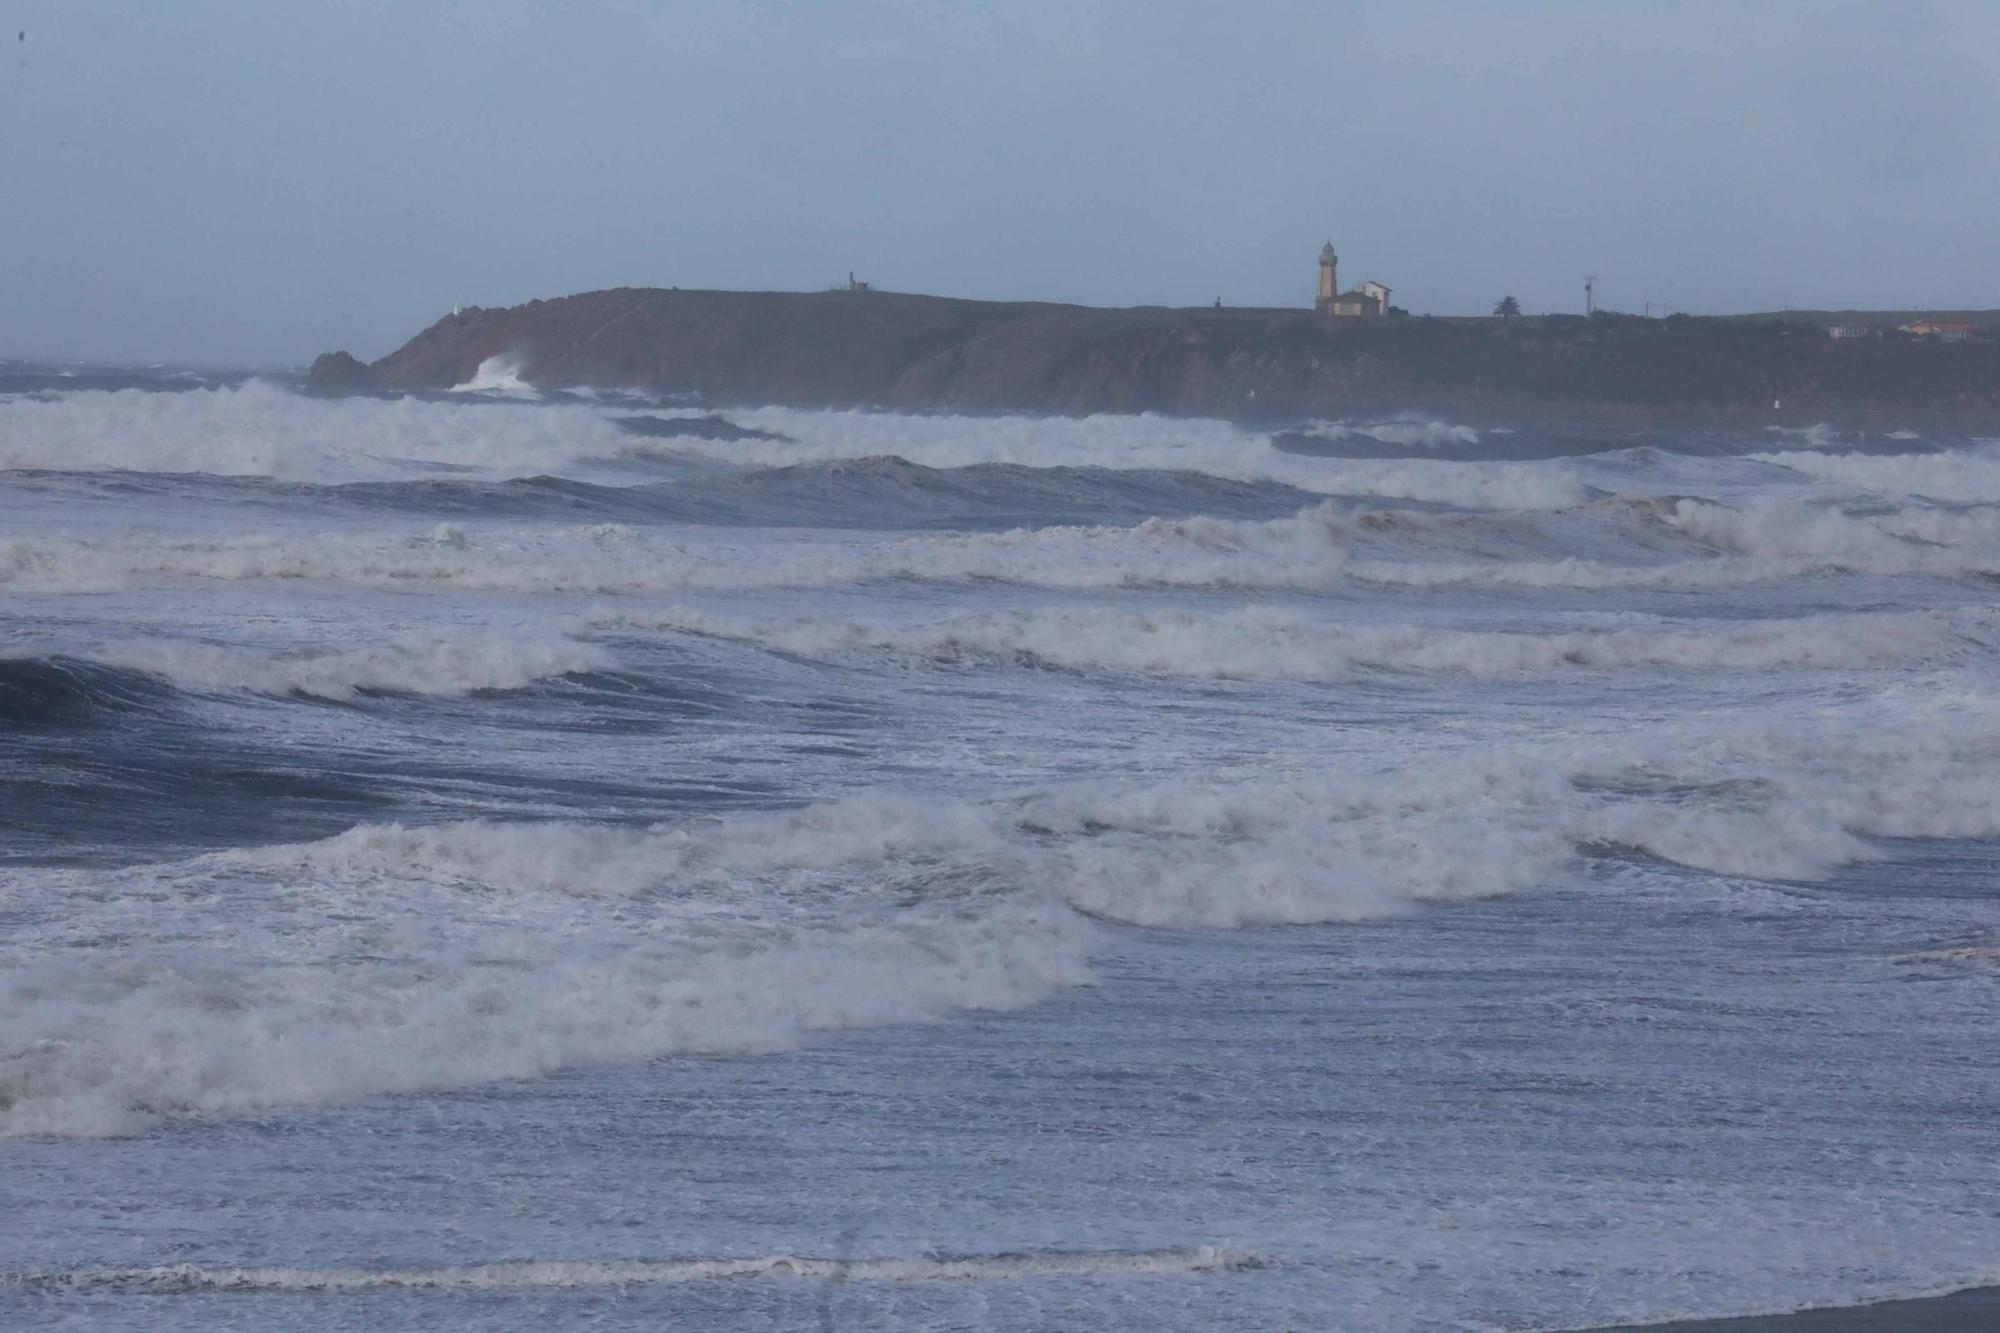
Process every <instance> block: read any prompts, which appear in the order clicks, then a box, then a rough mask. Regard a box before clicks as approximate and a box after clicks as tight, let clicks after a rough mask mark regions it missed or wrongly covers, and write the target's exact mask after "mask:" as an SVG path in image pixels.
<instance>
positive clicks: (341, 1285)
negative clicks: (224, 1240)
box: [0, 1245, 1266, 1292]
mask: <svg viewBox="0 0 2000 1333" xmlns="http://www.w3.org/2000/svg"><path fill="white" fill-rule="evenodd" d="M1265 1263H1266V1261H1264V1260H1262V1259H1259V1258H1258V1257H1257V1256H1255V1255H1253V1254H1247V1253H1243V1252H1240V1251H1235V1250H1228V1249H1224V1248H1222V1247H1220V1246H1213V1245H1204V1246H1195V1247H1189V1248H1184V1249H1161V1250H1085V1251H1059V1250H1058V1251H1046V1250H1045V1251H1033V1252H1026V1253H1020V1254H989V1255H968V1256H964V1257H960V1258H936V1257H932V1256H928V1255H922V1256H912V1257H894V1256H891V1257H873V1258H864V1259H824V1258H811V1257H806V1256H801V1255H792V1254H773V1255H756V1256H750V1257H746V1258H715V1259H625V1260H574V1259H572V1260H561V1259H557V1260H533V1259H517V1260H506V1261H502V1262H498V1263H487V1264H463V1265H457V1266H454V1267H450V1268H414V1269H396V1268H238V1267H227V1266H215V1265H200V1264H168V1265H163V1266H160V1267H156V1268H112V1269H65V1270H58V1271H54V1272H46V1273H25V1274H19V1275H13V1276H11V1278H9V1277H0V1282H5V1281H9V1280H11V1281H13V1282H16V1283H20V1284H24V1285H32V1286H45V1287H60V1288H65V1289H78V1288H86V1289H87V1288H98V1287H124V1288H138V1289H141V1290H146V1291H161V1292H186V1291H368V1290H379V1289H383V1288H404V1289H408V1288H417V1289H431V1290H447V1291H456V1290H468V1289H470V1290H496V1289H499V1290H504V1289H507V1288H518V1287H615V1286H632V1285H638V1284H641V1283H668V1282H712V1281H718V1280H735V1281H742V1280H748V1279H769V1280H778V1281H786V1280H802V1281H821V1282H1006V1281H1026V1280H1033V1279H1036V1278H1051V1277H1163V1276H1173V1275H1182V1274H1189V1273H1218V1272H1234V1271H1241V1270H1246V1269H1255V1268H1262V1267H1264V1266H1265Z"/></svg>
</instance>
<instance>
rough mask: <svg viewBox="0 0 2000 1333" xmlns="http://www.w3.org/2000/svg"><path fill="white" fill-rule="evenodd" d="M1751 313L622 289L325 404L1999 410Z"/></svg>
mask: <svg viewBox="0 0 2000 1333" xmlns="http://www.w3.org/2000/svg"><path fill="white" fill-rule="evenodd" d="M1819 334H1820V330H1819V329H1817V328H1816V327H1810V326H1803V325H1801V326H1796V327H1794V326H1787V325H1783V324H1780V323H1776V322H1763V323H1758V322H1752V321H1742V320H1703V319H1685V318H1676V319H1673V320H1666V321H1660V320H1638V319H1630V318H1622V317H1611V318H1608V319H1607V318H1602V317H1600V318H1599V319H1597V320H1588V321H1587V320H1584V319H1582V318H1580V317H1563V316H1549V317H1545V318H1537V319H1523V318H1517V319H1515V320H1514V321H1513V322H1512V324H1511V325H1502V324H1501V323H1500V322H1499V321H1497V320H1469V319H1468V320H1457V319H1437V320H1432V319H1427V318H1425V319H1409V318H1388V319H1376V320H1366V321H1361V320H1350V321H1344V322H1341V323H1337V324H1334V325H1331V326H1329V325H1328V324H1326V323H1325V322H1323V321H1322V320H1320V319H1318V318H1317V317H1315V316H1314V315H1313V314H1312V312H1310V311H1307V310H1297V311H1292V310H1230V309H1222V310H1207V309H1192V310H1175V309H1165V308H1155V307H1145V308H1139V309H1129V310H1105V309H1095V308H1089V307H1083V306H1063V305H1046V304H1024V303H1001V302H985V301H958V300H949V299H945V298H941V297H931V296H909V295H902V294H897V293H891V292H844V291H841V292H809V293H788V292H701V291H687V292H683V291H661V290H657V289H644V288H621V289H618V290H615V291H603V292H587V293H584V294H582V295H579V296H568V297H562V298H560V299H556V300H549V301H531V302H529V303H528V304H526V305H522V306H516V307H514V308H512V309H507V310H485V309H479V308H473V309H469V310H466V311H464V312H462V313H459V314H455V315H451V316H447V317H446V318H444V319H442V320H439V321H438V322H437V323H436V324H434V325H432V326H431V327H430V328H429V329H426V330H425V331H424V332H422V333H420V334H418V335H417V336H416V337H415V338H413V339H411V340H410V341H409V342H408V343H406V344H404V345H403V346H402V347H401V348H399V349H397V350H396V351H395V352H393V353H391V354H390V355H388V356H386V357H384V358H383V359H382V360H380V361H377V362H375V363H374V364H372V365H363V364H362V363H361V362H359V361H356V360H355V359H354V358H353V357H351V356H348V355H347V354H346V353H344V352H333V353H328V354H326V355H325V356H322V357H320V358H319V360H317V361H315V362H314V363H313V367H312V370H311V371H310V372H309V373H308V384H309V385H310V386H312V387H314V388H319V389H324V390H329V391H345V390H410V389H440V388H449V387H451V386H452V385H455V384H462V383H466V382H468V381H470V380H472V379H473V378H474V376H475V375H476V374H477V372H478V369H479V366H480V364H481V363H482V362H484V361H486V360H488V359H489V358H493V357H500V358H503V359H504V360H505V361H507V362H508V363H510V364H511V365H512V366H513V367H514V369H515V371H516V373H517V374H518V375H519V376H520V377H521V378H522V379H523V380H525V381H527V382H528V383H531V384H534V385H536V386H537V387H540V388H573V387H582V386H596V387H604V388H613V387H616V388H641V389H650V390H656V391H663V392H675V393H689V394H694V395H697V396H699V397H700V398H701V399H702V400H703V401H706V402H709V403H715V404H731V403H778V404H787V405H793V406H801V407H888V408H904V409H915V410H923V409H933V410H935V409H945V410H959V411H1029V412H1053V413H1086V412H1140V411H1152V412H1167V413H1177V414H1186V415H1204V416H1222V417H1233V418H1245V417H1262V418H1278V417H1285V416H1306V415H1342V414H1348V413H1359V412H1382V411H1418V410H1427V411H1439V412H1443V411H1460V412H1475V413H1476V412H1481V411H1484V412H1485V413H1486V414H1487V415H1506V414H1508V413H1509V412H1510V410H1515V409H1520V408H1523V407H1528V406H1533V405H1540V406H1542V407H1548V406H1561V407H1566V408H1568V409H1570V410H1571V411H1572V412H1573V413H1575V414H1578V415H1597V416H1605V415H1612V416H1615V415H1617V414H1618V413H1619V412H1621V411H1633V410H1645V411H1648V412H1653V411H1661V410H1666V409H1677V410H1681V411H1683V412H1691V413H1695V414H1699V413H1701V412H1704V411H1706V412H1709V413H1717V414H1729V413H1744V412H1760V411H1768V410H1769V407H1770V404H1771V402H1772V401H1773V400H1783V401H1784V402H1785V405H1786V408H1787V409H1789V410H1790V411H1792V412H1808V413H1810V412H1817V413H1821V414H1832V415H1838V414H1840V413H1843V412H1845V413H1868V412H1873V411H1923V412H1934V413H1935V412H1946V413H1962V414H1969V415H1977V416H1984V417H2000V342H1996V341H1993V340H1992V339H1991V338H1988V337H1979V338H1975V339H1974V340H1972V341H1969V342H1965V343H1958V344H1951V345H1939V344H1936V343H1930V342H1916V341H1907V340H1895V339H1853V340H1839V341H1835V340H1830V339H1827V338H1825V337H1824V336H1818V335H1819Z"/></svg>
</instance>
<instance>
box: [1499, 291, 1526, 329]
mask: <svg viewBox="0 0 2000 1333" xmlns="http://www.w3.org/2000/svg"><path fill="white" fill-rule="evenodd" d="M1493 313H1494V314H1496V315H1498V316H1500V322H1501V323H1502V324H1505V323H1507V322H1508V321H1510V320H1512V319H1513V318H1514V316H1516V315H1518V314H1520V313H1521V303H1520V302H1519V301H1516V300H1515V299H1514V298H1513V297H1511V296H1506V297H1502V298H1501V299H1500V304H1498V305H1496V306H1494V307H1493Z"/></svg>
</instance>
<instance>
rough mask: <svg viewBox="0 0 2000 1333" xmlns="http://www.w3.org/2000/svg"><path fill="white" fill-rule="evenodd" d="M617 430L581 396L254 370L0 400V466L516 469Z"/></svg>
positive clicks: (317, 475)
mask: <svg viewBox="0 0 2000 1333" xmlns="http://www.w3.org/2000/svg"><path fill="white" fill-rule="evenodd" d="M623 438H624V437H623V435H622V434H621V433H620V431H619V430H618V428H617V426H616V425H614V424H613V423H612V422H610V421H609V420H607V419H606V418H605V417H603V416H602V415H600V414H599V413H598V412H596V411H595V410H593V409H591V408H588V407H562V406H537V407H527V406H519V407H516V406H479V405H474V404H465V403H448V402H426V401H423V400H421V399H417V398H402V399H397V400H394V401H384V400H381V399H374V398H339V399H324V398H308V397H304V396H301V395H299V394H295V393H292V392H290V391H288V390H286V389H283V388H280V387H278V386H277V385H274V384H270V383H268V382H265V381H262V380H251V381H250V382H248V383H246V384H244V385H242V386H241V387H240V388H214V389H194V390H190V391H188V392H186V393H176V394H160V393H149V392H146V391H143V390H139V389H126V390H118V391H112V392H86V393H74V394H66V395H64V396H62V397H60V398H56V399H52V400H38V399H28V398H20V399H13V400H10V401H0V470H4V469H10V468H30V469H42V470H48V471H58V472H103V471H129V472H152V473H212V474H217V475H222V476H262V477H279V478H284V479H287V480H292V481H317V482H343V481H357V480H368V479H384V480H388V479H396V478H403V477H408V476H411V475H422V474H425V473H435V472H453V471H464V470H468V469H471V470H483V471H485V472H487V473H489V474H497V475H501V476H517V475H521V474H524V473H540V472H548V471H551V470H553V469H555V468H557V467H559V466H560V465H562V464H564V463H566V462H573V461H575V460H577V459H579V458H584V457H591V456H608V455H611V454H614V453H616V451H617V450H618V448H619V447H620V444H621V442H622V440H623Z"/></svg>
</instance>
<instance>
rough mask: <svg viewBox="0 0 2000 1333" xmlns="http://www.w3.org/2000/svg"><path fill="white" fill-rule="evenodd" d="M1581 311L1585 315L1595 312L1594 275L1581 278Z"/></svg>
mask: <svg viewBox="0 0 2000 1333" xmlns="http://www.w3.org/2000/svg"><path fill="white" fill-rule="evenodd" d="M1583 313H1584V314H1586V315H1594V314H1596V313H1597V279H1596V278H1595V277H1585V278H1584V280H1583Z"/></svg>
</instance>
